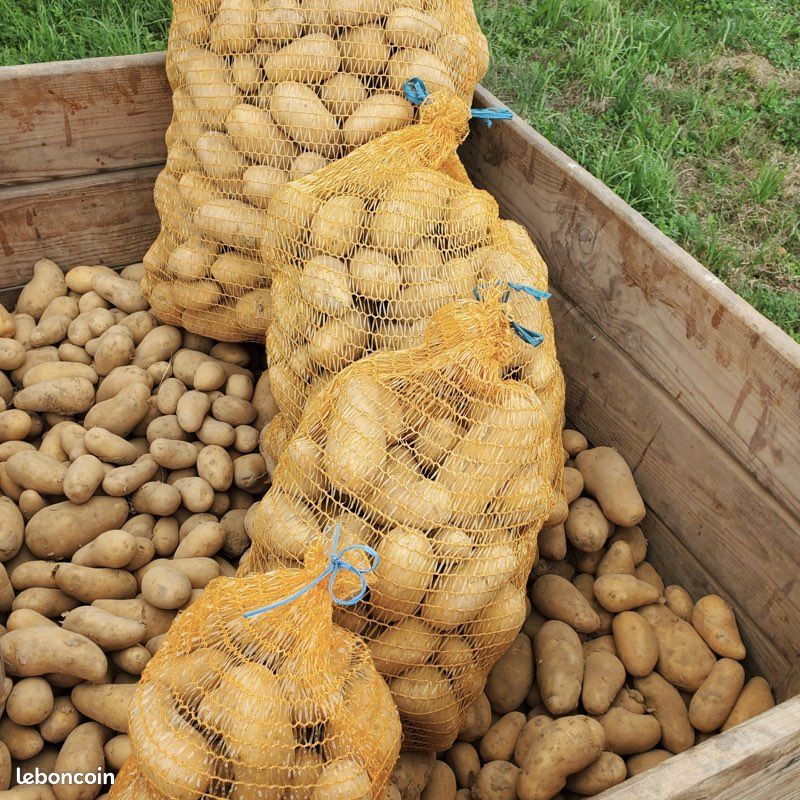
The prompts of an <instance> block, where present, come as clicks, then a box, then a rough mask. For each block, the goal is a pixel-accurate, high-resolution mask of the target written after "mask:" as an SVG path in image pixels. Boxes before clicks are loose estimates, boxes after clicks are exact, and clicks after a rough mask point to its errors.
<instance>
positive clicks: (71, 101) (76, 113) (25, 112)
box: [0, 53, 172, 185]
mask: <svg viewBox="0 0 800 800" xmlns="http://www.w3.org/2000/svg"><path fill="white" fill-rule="evenodd" d="M171 114H172V105H171V94H170V88H169V84H168V83H167V77H166V74H165V72H164V54H163V53H149V54H146V55H141V56H122V57H112V58H92V59H86V60H84V61H62V62H57V63H49V64H32V65H30V66H21V67H2V68H0V141H1V142H2V143H3V146H2V149H0V185H9V184H17V183H29V182H37V181H44V180H50V179H53V178H65V177H74V176H77V175H88V174H91V173H94V172H104V171H111V170H119V169H129V168H132V167H139V166H146V165H152V164H159V163H161V162H163V161H164V160H165V158H166V147H165V145H164V132H165V130H166V128H167V125H168V124H169V120H170V117H171Z"/></svg>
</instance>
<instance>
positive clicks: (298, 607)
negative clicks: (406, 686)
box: [111, 532, 401, 800]
mask: <svg viewBox="0 0 800 800" xmlns="http://www.w3.org/2000/svg"><path fill="white" fill-rule="evenodd" d="M337 538H338V532H337V534H336V535H334V538H333V542H331V540H330V538H329V537H322V536H320V537H319V538H317V539H316V540H315V541H314V542H313V543H311V545H310V546H309V547H308V548H307V550H306V559H305V564H304V566H303V567H302V568H292V569H280V570H276V571H273V572H270V573H268V574H266V575H253V576H250V577H246V578H219V579H217V580H215V581H213V582H212V583H211V584H209V586H208V587H207V589H206V591H205V593H204V594H203V596H202V597H201V598H200V599H199V600H197V601H196V602H195V603H194V604H193V605H192V606H191V607H189V608H188V609H187V610H186V611H185V612H184V613H183V614H182V615H181V616H180V617H179V618H178V620H177V621H176V622H175V624H174V625H173V626H172V627H171V628H170V630H169V632H168V634H167V635H166V637H165V639H164V643H163V644H162V646H161V648H160V649H159V650H158V652H157V654H156V655H155V657H154V658H153V659H152V661H151V662H150V663H149V664H148V667H147V669H146V670H145V673H144V675H143V677H142V681H141V683H140V684H139V685H138V686H137V688H136V691H135V693H134V695H133V698H132V701H131V707H130V717H129V719H130V723H129V733H130V737H131V746H132V755H131V758H130V760H129V761H128V762H127V764H126V766H125V769H124V770H123V772H122V773H121V775H120V777H119V779H118V780H117V782H116V783H115V785H114V788H113V790H112V792H111V798H112V799H113V800H125V799H127V798H130V800H148V798H153V799H154V800H155V799H156V798H159V799H161V798H169V800H190V798H191V799H193V798H198V797H203V798H207V799H208V800H223V799H224V800H273V799H274V800H278V799H279V798H280V799H281V800H355V799H356V798H364V800H366V799H367V798H372V797H381V796H382V792H383V790H384V787H385V785H386V783H387V782H388V780H389V777H390V775H391V772H392V769H393V768H394V764H395V761H396V760H397V756H398V754H399V751H400V739H401V728H400V720H399V718H398V714H397V710H396V708H395V706H394V703H393V702H392V697H391V694H390V693H389V690H388V688H387V686H386V684H385V682H384V681H383V680H382V678H381V677H380V675H378V673H377V672H376V670H375V667H374V666H373V663H372V658H371V656H370V653H369V650H368V649H367V647H366V646H365V644H364V643H363V642H362V641H361V640H360V639H359V638H358V637H357V636H356V635H354V634H353V633H351V632H350V631H347V630H345V629H344V628H341V627H339V626H337V625H335V624H334V623H333V621H332V608H333V602H334V601H336V602H341V603H349V602H353V601H354V600H355V599H356V598H357V597H358V596H359V595H360V594H361V593H363V591H364V588H362V587H365V583H364V574H367V573H369V571H370V570H371V569H373V568H374V564H373V563H372V561H371V558H370V554H371V553H372V551H370V550H368V549H360V550H359V549H357V548H347V547H345V548H343V549H341V550H340V549H339V547H338V542H337ZM359 582H360V583H361V586H359ZM332 598H333V599H332Z"/></svg>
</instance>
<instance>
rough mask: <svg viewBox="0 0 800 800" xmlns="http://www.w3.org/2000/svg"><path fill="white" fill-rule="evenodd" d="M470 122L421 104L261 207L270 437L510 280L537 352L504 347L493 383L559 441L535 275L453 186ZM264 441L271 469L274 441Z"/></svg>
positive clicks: (553, 375)
mask: <svg viewBox="0 0 800 800" xmlns="http://www.w3.org/2000/svg"><path fill="white" fill-rule="evenodd" d="M423 91H424V87H423ZM474 113H475V112H473V111H471V110H470V109H469V108H468V106H467V105H465V104H464V103H463V102H462V101H461V100H460V99H459V98H457V97H455V96H454V95H453V94H452V93H448V92H444V91H437V92H433V93H432V94H430V95H427V94H423V97H422V104H421V106H420V117H421V118H420V122H419V123H418V124H417V125H414V126H412V127H410V128H405V129H404V130H402V131H397V132H394V133H390V134H387V135H385V136H382V137H381V138H380V139H376V140H374V141H372V142H369V143H368V144H366V145H364V146H363V147H360V148H359V149H358V150H356V151H355V152H354V153H352V154H351V155H349V156H347V157H346V158H344V159H342V160H341V161H339V162H336V163H335V164H331V165H330V166H328V167H326V168H324V169H322V170H320V171H318V172H316V173H314V174H313V175H309V176H306V177H305V178H303V179H301V180H298V181H294V182H292V183H289V184H286V185H285V186H283V187H281V188H280V189H278V190H277V191H276V193H275V194H274V195H273V197H272V200H271V202H270V205H269V219H268V220H267V229H266V232H265V234H264V237H263V240H262V257H263V260H264V263H265V264H266V265H268V266H269V268H270V270H271V272H272V275H273V284H272V296H273V299H274V303H275V313H274V315H273V320H272V325H271V327H270V329H269V331H268V334H267V354H268V360H269V367H270V371H269V376H270V384H271V387H272V391H273V394H274V397H275V401H276V403H277V406H278V408H279V410H280V412H281V414H282V416H283V419H278V420H276V421H275V423H274V424H275V425H276V426H278V427H279V428H281V429H282V430H286V429H288V430H293V429H294V428H295V427H296V426H297V424H298V422H299V420H300V416H301V414H302V413H303V410H304V408H305V407H306V403H307V402H308V400H309V399H310V398H312V397H314V396H315V395H316V394H317V393H318V392H319V391H320V390H321V389H322V387H324V386H325V385H326V384H327V383H328V381H330V379H331V378H332V377H333V376H334V375H335V374H337V373H339V372H341V370H343V369H344V368H345V367H347V366H348V365H349V364H351V363H353V362H355V361H357V360H358V359H360V358H362V357H364V356H365V355H368V354H369V353H371V352H375V351H380V350H398V349H401V348H406V347H409V346H414V345H417V344H419V343H421V342H422V338H423V334H424V331H425V326H426V324H427V321H428V319H429V318H430V317H431V315H432V314H433V313H434V312H435V311H436V310H437V309H439V308H441V307H442V306H444V305H446V304H447V303H449V302H451V301H453V300H456V299H459V298H465V297H469V296H471V294H472V291H473V289H474V288H475V287H476V286H477V285H479V284H481V283H492V282H496V281H510V282H512V283H515V285H518V286H525V287H526V289H527V291H514V292H513V296H512V297H511V298H510V299H509V306H510V316H511V317H512V318H513V319H515V320H517V321H518V322H519V323H520V324H521V325H524V326H525V327H527V328H529V329H532V330H536V331H540V332H542V333H543V334H544V342H543V344H542V345H541V347H537V348H532V347H530V346H529V345H528V344H526V343H525V342H524V341H522V340H519V339H515V341H514V346H513V351H514V352H513V354H512V357H511V358H510V360H509V362H508V364H507V365H505V367H504V375H505V376H506V377H511V376H513V377H516V378H518V379H519V380H520V381H521V382H523V383H525V384H527V385H529V386H531V387H532V388H533V389H535V390H536V392H537V394H538V395H539V398H540V399H541V400H542V401H543V402H544V404H545V406H546V408H547V415H548V417H550V418H551V419H552V420H553V421H554V425H553V428H552V436H553V440H554V442H557V441H559V440H560V422H561V415H562V413H563V405H564V382H563V376H562V374H561V370H560V368H559V365H558V360H557V358H556V350H555V344H554V341H553V336H552V319H551V316H550V312H549V310H548V306H547V303H545V302H542V298H543V297H544V290H545V289H546V288H547V277H548V276H547V266H546V264H545V263H544V261H543V260H542V258H541V256H540V255H539V253H538V251H537V249H536V247H535V246H534V244H533V243H532V242H531V240H530V238H529V237H528V235H527V233H526V232H525V230H524V229H523V228H522V227H521V226H519V225H517V224H516V223H514V222H510V221H506V220H501V219H500V218H499V209H498V206H497V203H496V202H495V200H494V199H493V198H492V197H491V196H490V195H489V194H488V193H486V192H483V191H479V190H477V189H475V188H474V187H473V186H472V185H471V184H470V183H469V181H468V180H466V179H465V178H463V177H461V178H460V179H459V177H453V176H452V174H453V170H452V169H451V166H452V164H453V163H454V162H455V163H457V159H456V156H455V154H456V148H457V147H458V145H459V143H460V142H461V141H463V139H464V138H465V137H466V135H467V133H468V130H469V126H468V123H469V119H470V116H471V115H473V114H474ZM495 113H497V112H495ZM265 437H267V440H269V439H272V440H273V442H272V444H268V445H267V451H268V452H267V453H266V455H267V456H268V457H269V458H268V460H270V459H271V460H275V459H276V458H277V456H279V455H280V452H279V451H276V450H275V447H274V445H275V443H276V442H277V443H278V444H280V442H281V441H284V442H285V437H283V436H272V432H271V431H268V432H267V433H266V434H265ZM554 452H555V453H556V455H557V457H558V459H560V458H561V454H560V448H555V449H554ZM561 505H562V506H563V504H561ZM562 510H564V509H562Z"/></svg>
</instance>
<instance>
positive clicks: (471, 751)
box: [445, 742, 481, 789]
mask: <svg viewBox="0 0 800 800" xmlns="http://www.w3.org/2000/svg"><path fill="white" fill-rule="evenodd" d="M445 760H446V761H447V763H448V764H449V766H450V768H451V769H452V770H453V773H454V774H455V776H456V785H457V786H458V787H459V788H461V789H465V788H469V787H470V786H472V784H473V783H474V782H475V779H476V778H477V776H478V774H479V773H480V771H481V759H480V756H479V755H478V751H477V750H476V749H475V748H474V747H473V746H472V745H471V744H468V743H467V742H456V743H455V744H454V745H453V746H452V747H451V748H450V749H449V750H448V751H447V753H446V754H445Z"/></svg>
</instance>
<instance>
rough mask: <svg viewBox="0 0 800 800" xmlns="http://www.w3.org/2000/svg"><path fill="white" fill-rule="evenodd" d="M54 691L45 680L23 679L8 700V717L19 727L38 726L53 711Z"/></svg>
mask: <svg viewBox="0 0 800 800" xmlns="http://www.w3.org/2000/svg"><path fill="white" fill-rule="evenodd" d="M53 702H54V700H53V690H52V688H51V687H50V684H49V683H48V682H47V681H46V680H44V679H43V678H23V679H22V680H18V681H17V682H16V683H15V684H14V688H13V689H12V690H11V693H10V694H9V695H8V698H7V699H6V715H7V716H8V718H9V719H10V720H11V721H12V722H14V723H16V724H17V725H38V724H39V723H41V722H44V720H45V719H47V717H48V716H50V713H51V712H52V710H53Z"/></svg>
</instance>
